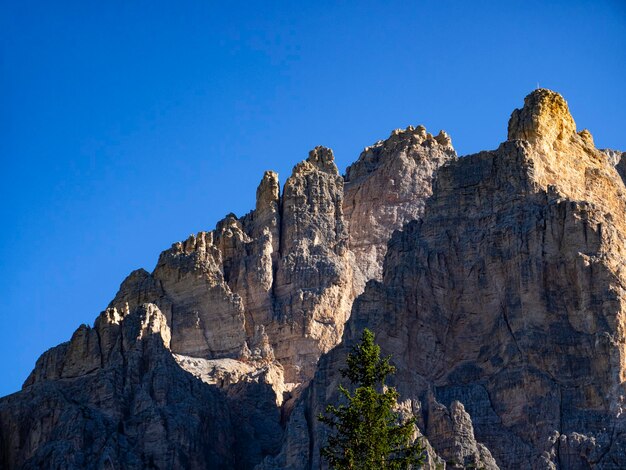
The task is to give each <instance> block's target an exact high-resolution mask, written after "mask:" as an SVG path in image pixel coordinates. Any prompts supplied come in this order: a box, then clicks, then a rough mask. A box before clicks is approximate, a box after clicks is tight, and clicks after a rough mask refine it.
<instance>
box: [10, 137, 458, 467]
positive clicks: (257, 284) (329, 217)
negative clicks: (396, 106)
mask: <svg viewBox="0 0 626 470" xmlns="http://www.w3.org/2000/svg"><path fill="white" fill-rule="evenodd" d="M411 129H412V128H411ZM443 135H444V134H441V135H440V136H438V137H437V139H440V138H441V136H443ZM442 142H443V141H442ZM444 144H445V152H443V153H442V151H441V150H440V149H439V146H440V145H444ZM444 144H438V143H437V141H435V140H434V138H433V137H432V136H430V135H429V134H428V135H427V134H426V133H425V131H424V130H423V128H422V127H420V128H418V131H415V130H411V131H408V130H407V131H406V132H404V133H397V132H396V133H394V134H393V135H392V137H391V138H390V139H389V140H388V141H386V142H381V143H378V144H376V146H375V148H377V147H380V148H381V149H384V152H382V153H381V152H379V153H378V154H377V156H376V157H375V159H376V162H375V165H373V166H371V165H370V166H368V167H367V168H366V167H365V166H364V164H365V163H366V162H365V161H364V162H363V164H362V163H357V164H355V166H354V169H351V170H350V172H351V174H352V175H354V176H353V177H352V180H351V181H350V193H349V194H350V195H351V198H352V199H351V202H350V203H349V204H346V203H345V194H346V192H345V191H344V178H343V177H342V176H341V175H340V174H339V171H338V169H337V167H336V165H335V163H334V156H333V153H332V151H331V150H330V149H327V148H324V147H316V148H315V149H314V150H312V151H311V152H310V154H309V157H308V158H307V159H306V160H305V161H303V162H301V163H299V164H298V165H296V166H295V167H294V170H293V173H292V175H291V176H290V177H289V178H288V179H287V181H286V183H285V185H284V188H283V190H282V194H281V189H280V185H279V182H278V175H277V174H276V173H274V172H271V171H268V172H266V173H265V175H264V176H263V179H262V181H261V183H260V184H259V187H258V189H257V198H256V199H257V201H256V207H255V209H254V210H253V211H251V212H250V213H248V214H246V215H245V216H243V217H237V216H235V215H234V214H229V215H227V216H226V217H225V218H224V219H223V220H221V221H219V222H218V223H217V225H216V228H215V230H213V231H210V232H200V233H198V234H196V235H191V236H190V237H189V238H188V239H187V240H185V241H184V242H178V243H175V244H174V245H172V247H171V248H170V249H168V250H166V251H164V252H163V253H162V254H161V256H160V257H159V261H158V263H157V266H156V268H155V269H154V271H153V272H152V273H149V272H147V271H145V270H143V269H140V270H137V271H134V272H133V273H131V274H130V275H129V276H128V277H127V278H126V279H125V280H124V282H123V283H122V285H121V286H120V290H119V292H118V293H117V295H116V296H115V298H114V299H113V300H112V301H111V303H110V304H109V306H108V308H107V310H105V312H103V313H102V314H101V315H100V316H99V317H98V319H97V320H96V323H95V326H94V327H93V328H90V327H88V326H86V325H83V326H81V327H80V328H79V329H78V330H76V332H75V333H74V335H73V337H72V339H71V341H69V342H68V343H64V344H62V345H59V346H57V347H56V348H53V349H51V350H49V351H47V352H46V353H44V354H43V355H42V356H41V358H40V359H39V360H38V362H37V365H36V367H35V369H34V370H33V372H32V373H31V375H30V376H29V377H28V379H27V380H26V382H25V384H24V389H23V391H22V392H20V393H17V394H14V395H11V396H9V397H7V398H5V399H2V400H1V401H0V424H1V425H2V426H1V428H2V429H1V430H0V449H2V453H1V456H0V467H1V468H39V467H40V466H41V465H43V462H48V464H49V465H51V466H53V467H55V466H56V467H58V468H83V467H93V468H149V467H151V466H153V467H154V468H252V467H253V466H254V465H255V464H257V463H259V462H261V460H262V459H263V457H264V456H267V455H276V454H278V453H279V451H280V445H281V441H282V437H283V431H284V423H285V420H286V419H287V417H288V416H289V414H290V410H291V409H292V407H293V403H294V400H295V398H296V397H297V396H298V395H299V394H300V393H301V391H302V390H303V389H305V388H306V385H307V383H308V382H309V380H310V379H311V378H312V377H313V375H314V373H315V370H316V365H317V361H318V359H319V357H320V356H321V355H322V354H323V353H326V352H328V351H329V350H330V349H332V348H333V347H334V346H335V345H337V343H338V342H339V341H340V339H341V337H342V334H343V327H344V324H345V322H346V320H347V318H348V317H349V314H350V311H351V308H352V302H353V300H354V298H355V297H356V296H357V294H358V293H359V292H360V291H362V289H363V286H364V285H365V282H366V280H367V277H366V276H368V275H369V274H370V273H379V272H380V270H381V266H382V255H380V254H376V256H375V257H374V258H373V259H370V260H368V261H367V263H368V264H367V266H366V265H365V264H364V263H363V262H362V261H361V259H362V257H361V258H359V261H357V255H355V251H353V250H351V248H350V243H351V239H350V236H351V234H350V230H349V224H350V222H352V223H354V225H355V226H358V225H359V224H360V223H364V222H365V221H364V220H361V219H360V217H362V216H367V217H370V216H371V215H372V214H373V217H374V219H375V220H374V222H375V223H376V224H378V225H377V226H378V229H377V231H376V233H375V236H374V237H373V238H368V236H369V234H367V233H361V234H359V235H358V236H355V237H354V240H358V243H361V245H363V246H365V245H368V246H370V247H372V246H373V247H374V249H375V251H376V250H378V252H382V251H381V250H383V249H384V245H385V243H386V238H388V237H389V235H390V234H391V232H392V231H393V230H394V229H396V228H400V227H401V225H402V223H404V222H405V221H407V220H409V219H411V218H412V217H413V216H414V215H416V214H419V213H420V211H421V210H422V208H423V199H424V198H425V197H427V196H428V194H429V191H430V188H431V180H432V176H433V172H434V171H435V169H436V168H437V167H438V166H440V165H441V164H443V163H444V161H445V160H446V159H452V158H454V157H455V154H454V150H453V149H452V147H451V145H450V142H449V139H447V140H445V142H444ZM367 152H368V151H366V152H364V154H363V155H366V154H367ZM370 152H371V151H370ZM444 153H445V155H444ZM444 157H445V158H444ZM368 158H369V157H368ZM363 159H365V157H363V158H362V160H363ZM360 161H361V160H360ZM368 161H369V160H368ZM367 165H369V164H367ZM359 168H360V169H359ZM403 173H407V174H404V175H403ZM357 176H358V178H359V179H361V180H362V181H363V183H362V184H363V185H364V186H367V188H366V190H364V191H361V190H360V189H359V188H360V184H359V183H357V182H356V181H355V179H356V178H357ZM400 177H404V180H405V181H404V182H402V183H400V182H399V181H398V178H400ZM413 179H414V180H415V181H413ZM392 187H394V188H396V189H394V191H393V197H392V198H389V197H386V196H385V194H386V193H387V190H388V189H389V188H392ZM372 201H385V202H384V205H381V210H379V211H373V212H372V211H369V212H368V210H366V209H365V208H364V206H369V205H371V204H372ZM394 204H396V205H397V208H396V209H394ZM383 206H384V207H383ZM346 207H347V208H349V210H350V217H346V216H345V215H344V210H345V209H344V208H346ZM389 214H391V216H390V215H389ZM387 222H389V226H388V227H386V226H384V225H385V224H387ZM354 243H356V242H354ZM383 251H384V250H383ZM359 256H360V255H359ZM376 263H379V264H380V265H378V266H377V265H376ZM39 404H43V405H45V406H43V407H41V408H37V412H36V413H34V414H32V413H31V412H30V410H31V408H32V407H33V406H38V405H39ZM187 423H189V425H187ZM65 441H67V442H65ZM101 450H102V451H101ZM66 453H67V454H68V455H70V458H69V459H68V460H63V458H64V457H63V456H64V454H66Z"/></svg>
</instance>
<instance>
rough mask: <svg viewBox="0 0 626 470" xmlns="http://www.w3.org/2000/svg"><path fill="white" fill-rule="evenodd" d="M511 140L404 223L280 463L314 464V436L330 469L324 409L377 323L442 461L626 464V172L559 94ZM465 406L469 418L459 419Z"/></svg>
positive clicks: (516, 116)
mask: <svg viewBox="0 0 626 470" xmlns="http://www.w3.org/2000/svg"><path fill="white" fill-rule="evenodd" d="M508 137H509V139H508V140H507V141H506V142H504V143H503V144H502V145H501V146H500V147H499V148H498V149H497V150H495V151H491V152H482V153H479V154H476V155H471V156H469V157H465V158H461V159H459V160H456V161H454V162H451V163H450V164H448V165H446V166H444V167H442V168H441V169H440V171H439V172H438V174H437V178H436V180H435V183H434V188H433V195H432V197H431V198H430V199H428V200H427V202H426V207H425V210H424V215H423V217H422V218H421V219H420V220H417V221H414V222H411V223H410V224H408V225H407V226H406V227H405V229H404V230H403V231H402V232H396V233H395V234H394V235H393V237H392V239H391V241H390V243H389V246H388V252H387V256H386V258H385V265H384V274H383V279H382V282H370V283H369V284H368V285H367V287H366V289H365V292H364V294H363V295H361V296H360V297H359V298H358V299H357V301H356V302H355V305H354V308H353V312H352V316H351V318H350V320H349V322H348V324H347V327H346V332H345V334H344V338H343V342H342V344H341V345H340V346H339V347H338V348H336V349H334V350H333V351H332V352H331V353H330V354H328V355H327V356H325V357H324V358H322V360H321V362H320V365H319V370H318V373H317V375H316V378H315V379H314V381H313V383H312V384H311V387H310V389H309V391H308V393H307V395H306V396H305V397H304V399H303V400H302V401H301V402H300V403H299V405H298V407H297V409H296V410H295V411H294V416H300V415H302V416H305V417H306V419H307V421H308V426H309V428H310V429H311V431H310V432H309V433H307V434H303V435H301V436H300V437H301V438H303V439H304V440H305V441H306V444H303V443H302V442H291V441H289V440H286V443H285V448H284V449H283V452H282V453H281V454H280V456H279V458H280V459H282V460H280V459H279V458H273V459H268V460H267V461H266V467H267V468H272V467H273V465H274V464H275V463H278V465H276V466H278V467H282V468H285V467H289V468H301V463H299V462H296V460H297V459H296V458H295V457H294V456H293V454H292V449H302V448H308V449H310V451H309V452H306V458H307V459H308V462H309V464H310V465H311V466H312V467H313V468H318V467H320V466H322V463H321V462H320V460H319V451H318V449H319V446H320V443H321V442H323V439H324V430H323V429H322V428H321V427H320V425H319V423H317V422H316V421H315V419H313V418H312V417H313V416H315V415H316V413H317V412H318V411H320V410H321V409H322V406H323V404H324V403H325V402H326V401H327V400H328V399H329V398H330V399H332V397H333V396H334V390H335V388H336V385H337V382H338V374H337V369H338V367H339V365H340V364H341V363H342V361H343V359H344V358H345V354H346V348H347V347H349V345H350V344H351V343H353V342H354V341H355V339H356V338H358V336H359V334H360V331H361V330H362V328H364V327H369V328H372V329H373V330H374V331H375V333H376V334H377V338H378V341H380V342H381V344H382V348H383V352H384V353H387V354H392V355H393V358H394V361H395V364H396V365H397V366H398V370H399V373H398V376H397V377H396V382H397V383H396V385H397V387H398V389H399V391H400V392H401V396H402V397H403V399H404V400H406V401H408V402H409V403H412V407H413V409H414V411H415V412H416V413H417V414H418V415H420V416H421V419H422V420H423V421H422V422H423V425H422V428H421V429H422V432H423V433H424V435H425V436H426V437H427V438H428V439H429V441H430V444H431V445H432V446H433V448H434V449H435V450H436V451H437V452H438V453H439V455H440V457H442V458H443V459H444V460H446V461H448V462H456V464H457V465H458V464H461V465H463V466H468V465H474V466H475V465H479V466H483V467H486V468H493V467H494V466H495V465H497V466H499V467H501V468H546V469H547V468H562V469H571V468H591V467H594V468H624V467H626V453H625V452H624V444H625V442H624V439H625V438H624V436H626V434H624V430H625V426H626V417H625V416H624V414H623V406H624V403H623V401H624V392H625V390H624V374H625V373H626V368H625V366H626V363H625V359H626V347H625V346H626V345H625V336H624V325H625V324H626V318H625V316H624V315H625V312H626V290H625V288H626V278H625V276H626V271H625V270H624V267H625V263H624V260H625V258H624V248H625V241H626V240H625V238H626V225H625V224H624V214H625V212H626V211H625V210H626V199H625V196H626V190H625V188H624V184H623V182H622V181H621V178H620V176H619V174H618V172H617V171H616V169H615V168H614V166H613V164H612V163H614V162H611V161H610V160H609V159H608V158H607V155H606V154H605V153H602V152H600V151H598V150H597V149H596V148H595V147H594V145H593V140H592V138H591V134H590V133H589V132H588V131H581V132H579V133H577V132H576V128H575V124H574V120H573V119H572V117H571V115H570V113H569V111H568V108H567V104H566V102H565V100H563V98H562V97H561V96H560V95H558V94H556V93H554V92H551V91H548V90H536V91H534V92H533V93H531V94H530V95H529V96H528V97H527V98H526V101H525V105H524V107H523V108H521V109H519V110H515V111H514V112H513V114H512V116H511V120H510V123H509V133H508ZM461 409H463V410H464V412H466V413H468V415H469V417H470V418H471V421H469V420H465V421H464V420H463V419H459V418H456V420H458V422H466V425H465V426H460V425H459V427H457V428H455V426H454V422H455V418H453V416H455V415H459V413H461V411H460V410H461ZM461 414H462V413H461ZM448 415H449V416H450V418H443V423H449V424H442V416H448ZM470 430H471V432H470ZM288 434H293V435H297V434H296V433H295V432H293V433H288ZM291 439H292V440H293V438H291ZM474 439H475V440H476V441H474ZM451 440H452V441H453V442H456V443H451V442H450V441H451ZM300 458H301V457H300Z"/></svg>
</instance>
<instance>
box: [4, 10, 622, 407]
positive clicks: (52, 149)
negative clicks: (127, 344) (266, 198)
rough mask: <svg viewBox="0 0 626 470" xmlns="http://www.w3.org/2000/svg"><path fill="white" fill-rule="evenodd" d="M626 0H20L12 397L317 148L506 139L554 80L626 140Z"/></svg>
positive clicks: (15, 65) (590, 118)
mask: <svg viewBox="0 0 626 470" xmlns="http://www.w3.org/2000/svg"><path fill="white" fill-rule="evenodd" d="M625 77H626V2H624V1H619V0H615V1H609V0H606V1H602V0H596V1H587V2H583V1H575V0H569V1H553V2H538V1H533V0H524V1H508V2H502V1H488V2H481V1H472V2H466V1H456V2H451V1H437V2H434V1H433V2H426V1H415V2H409V1H401V2H366V1H355V2H310V3H309V2H307V3H304V2H285V3H281V2H266V1H265V2H228V1H224V2H142V1H134V2H121V1H120V2H117V1H112V2H89V1H76V2H63V1H60V2H29V1H10V0H9V1H3V2H1V4H0V158H1V159H2V160H1V164H2V185H0V201H1V204H0V220H1V221H2V223H3V230H2V231H1V232H0V298H1V299H2V301H3V305H2V308H1V309H0V396H2V395H5V394H8V393H11V392H14V391H16V390H18V389H19V388H20V386H21V384H22V382H23V381H24V379H25V378H26V377H27V375H28V373H29V372H30V370H31V369H32V367H33V366H34V363H35V361H36V359H37V357H38V356H39V355H40V354H41V353H42V352H43V351H45V350H46V349H48V348H49V347H52V346H54V345H56V344H58V343H60V342H62V341H65V340H67V339H69V338H70V337H71V334H72V332H73V331H74V330H75V329H76V328H77V327H78V325H79V324H81V323H87V324H92V323H93V320H94V319H95V317H96V316H97V315H98V313H99V312H100V311H101V310H103V309H104V308H105V307H106V305H107V304H108V302H109V301H110V300H111V299H112V298H113V296H114V295H115V292H116V290H117V288H118V286H119V284H120V282H121V281H122V280H123V279H124V277H125V276H126V275H127V274H128V273H129V272H130V271H132V270H134V269H137V268H139V267H144V268H146V269H148V270H152V268H153V267H154V265H155V263H156V261H157V257H158V254H159V253H160V252H161V251H162V250H163V249H166V248H167V247H169V246H170V245H171V244H172V243H173V242H175V241H177V240H180V239H183V238H185V237H186V236H187V235H188V234H189V233H192V232H197V231H199V230H207V229H211V228H213V227H214V224H215V222H216V221H217V220H218V219H219V218H221V217H222V216H223V215H225V214H226V213H228V212H231V211H232V212H235V213H237V214H239V215H241V214H243V213H245V212H247V211H248V210H249V209H250V208H252V207H253V205H254V194H255V190H256V186H257V184H258V182H259V181H260V179H261V176H262V174H263V171H264V170H267V169H273V170H276V171H278V172H279V174H280V176H281V181H283V182H284V180H285V179H286V178H287V176H288V175H289V174H290V172H291V168H292V167H293V165H295V164H296V163H297V162H298V161H299V160H302V159H304V158H306V156H307V152H308V150H309V149H311V148H312V147H314V146H315V145H320V144H322V145H326V146H329V147H331V148H333V149H334V151H335V155H336V159H337V163H338V166H339V167H340V169H341V170H342V171H343V170H344V169H345V167H346V166H347V165H348V164H349V163H350V162H352V161H354V160H355V159H356V158H357V157H358V155H359V153H360V151H361V149H362V148H363V147H364V146H367V145H370V144H371V143H373V142H375V141H377V140H379V139H382V138H386V137H387V136H388V135H389V133H390V131H391V130H392V129H394V128H398V127H406V126H407V125H409V124H413V125H417V124H424V125H425V126H426V127H427V129H429V130H430V131H434V132H437V131H439V129H445V130H446V131H447V132H448V133H449V134H450V135H451V136H452V140H453V144H454V145H455V147H456V148H457V151H458V152H459V153H460V154H468V153H472V152H476V151H479V150H481V149H490V148H495V147H496V146H497V145H498V143H499V142H501V141H503V140H504V139H505V138H506V126H507V120H508V117H509V115H510V113H511V111H512V110H513V109H514V108H515V107H517V106H520V105H521V104H522V101H523V98H524V96H525V95H526V94H527V93H528V92H530V91H531V90H532V89H533V88H535V87H536V86H537V84H539V85H540V86H542V87H547V88H551V89H554V90H557V91H559V92H560V93H562V94H563V95H564V96H565V98H566V99H567V100H568V102H569V104H570V108H571V110H572V113H573V115H574V118H575V120H576V122H577V124H578V127H579V128H584V127H586V128H589V129H590V131H591V132H592V134H593V135H594V138H595V141H596V144H597V145H598V146H599V147H613V148H622V149H625V148H626V135H625V132H624V130H625V128H626V126H625V124H626V86H625V84H626V78H625Z"/></svg>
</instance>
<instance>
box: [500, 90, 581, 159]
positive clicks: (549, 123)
mask: <svg viewBox="0 0 626 470" xmlns="http://www.w3.org/2000/svg"><path fill="white" fill-rule="evenodd" d="M575 133H576V123H575V122H574V118H572V115H571V114H570V111H569V107H568V106H567V101H565V99H563V97H562V96H561V95H560V94H558V93H556V92H554V91H551V90H548V89H545V88H538V89H536V90H534V91H533V92H532V93H530V94H529V95H528V96H526V98H525V99H524V107H523V108H522V109H516V110H514V111H513V113H512V114H511V118H510V120H509V132H508V139H509V140H526V141H529V142H532V143H539V142H541V143H543V144H545V145H546V146H548V147H552V145H553V144H554V143H555V142H557V141H568V140H569V139H570V138H571V137H572V135H574V134H575Z"/></svg>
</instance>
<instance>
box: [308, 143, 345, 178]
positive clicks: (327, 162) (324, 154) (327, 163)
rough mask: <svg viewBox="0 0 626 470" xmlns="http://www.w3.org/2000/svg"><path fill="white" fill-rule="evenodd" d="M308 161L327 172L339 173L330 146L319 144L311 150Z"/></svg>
mask: <svg viewBox="0 0 626 470" xmlns="http://www.w3.org/2000/svg"><path fill="white" fill-rule="evenodd" d="M306 161H307V162H309V163H311V164H312V165H313V166H315V167H317V168H318V169H320V170H322V171H325V172H327V173H332V174H337V175H338V174H339V170H338V169H337V165H335V156H334V155H333V151H332V150H331V149H329V148H328V147H324V146H322V145H318V146H317V147H315V148H314V149H313V150H311V151H310V152H309V158H307V159H306Z"/></svg>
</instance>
